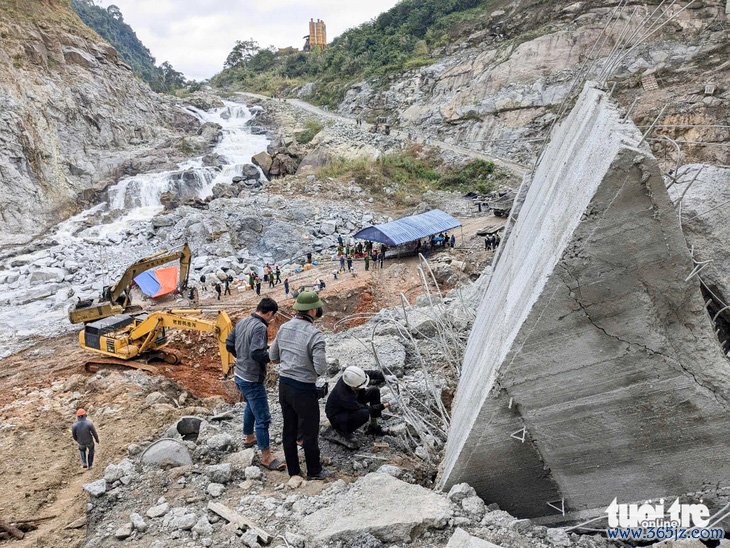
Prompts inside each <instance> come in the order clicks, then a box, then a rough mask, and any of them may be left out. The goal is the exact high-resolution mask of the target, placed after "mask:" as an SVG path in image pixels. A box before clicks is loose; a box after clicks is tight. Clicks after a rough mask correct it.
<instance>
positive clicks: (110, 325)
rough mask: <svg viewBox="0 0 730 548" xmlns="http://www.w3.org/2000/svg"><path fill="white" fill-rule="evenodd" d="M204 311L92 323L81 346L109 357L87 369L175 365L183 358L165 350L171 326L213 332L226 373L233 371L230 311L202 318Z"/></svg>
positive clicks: (81, 337)
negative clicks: (228, 346) (159, 362)
mask: <svg viewBox="0 0 730 548" xmlns="http://www.w3.org/2000/svg"><path fill="white" fill-rule="evenodd" d="M201 314H202V311H200V310H168V311H165V312H152V313H150V314H139V315H135V316H132V315H129V314H119V315H116V316H108V317H106V318H102V319H100V320H96V321H94V322H89V323H87V324H86V325H85V326H84V329H83V330H82V331H81V332H79V343H80V345H81V348H83V349H85V350H90V351H91V352H96V353H98V354H102V355H104V356H106V358H101V357H100V358H96V359H93V360H90V361H89V362H87V363H86V365H85V366H86V370H87V371H90V372H95V371H97V370H98V369H99V367H100V366H107V365H121V366H124V367H131V368H134V369H142V370H144V371H148V372H150V373H156V372H157V369H156V368H155V367H154V366H151V365H149V363H150V362H151V361H154V360H162V361H165V362H167V363H171V364H175V363H178V362H179V358H178V356H177V355H176V354H174V353H172V352H168V351H165V350H164V348H165V346H166V345H167V330H168V329H185V330H188V331H199V332H206V333H213V334H214V335H215V336H216V338H217V339H218V351H219V352H220V358H221V369H222V371H223V376H224V377H226V376H228V374H229V373H230V371H231V369H232V367H233V363H234V362H235V358H234V357H233V355H231V354H230V353H229V352H228V351H227V350H226V337H228V334H229V333H230V332H231V330H232V329H233V323H232V322H231V318H230V317H229V316H228V314H227V313H226V312H225V311H223V310H221V311H219V312H218V316H217V318H216V319H215V321H213V320H207V319H203V318H201V317H200V315H201Z"/></svg>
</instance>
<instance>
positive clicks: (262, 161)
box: [251, 152, 272, 179]
mask: <svg viewBox="0 0 730 548" xmlns="http://www.w3.org/2000/svg"><path fill="white" fill-rule="evenodd" d="M251 161H252V162H253V163H254V165H257V166H259V167H260V168H261V171H263V172H264V176H265V177H266V178H267V179H268V178H269V169H271V163H272V159H271V156H269V153H268V152H259V153H258V154H256V155H254V156H253V157H251Z"/></svg>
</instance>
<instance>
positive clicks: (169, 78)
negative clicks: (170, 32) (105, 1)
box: [71, 0, 185, 91]
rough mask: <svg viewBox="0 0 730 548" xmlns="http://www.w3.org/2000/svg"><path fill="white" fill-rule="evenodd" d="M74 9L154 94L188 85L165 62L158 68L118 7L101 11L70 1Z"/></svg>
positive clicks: (87, 0)
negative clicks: (111, 46)
mask: <svg viewBox="0 0 730 548" xmlns="http://www.w3.org/2000/svg"><path fill="white" fill-rule="evenodd" d="M71 7H72V8H73V9H74V11H75V12H76V13H77V14H78V15H79V17H80V18H81V20H82V21H83V22H84V23H86V24H87V25H88V26H89V27H90V28H92V29H94V30H95V31H96V32H97V33H98V34H99V35H100V36H101V37H102V38H104V39H105V40H106V41H107V42H109V43H110V44H111V45H113V46H114V48H115V49H116V50H117V52H118V53H119V56H120V57H121V58H122V59H123V60H124V61H125V62H126V63H127V64H128V65H129V66H130V67H132V70H133V71H134V72H135V74H137V75H138V76H139V77H140V78H142V79H143V80H144V81H145V82H147V83H148V84H149V85H150V87H151V88H152V89H153V90H155V91H171V90H173V89H175V88H179V87H182V86H184V85H185V77H184V76H183V75H182V74H181V73H179V72H177V71H176V70H175V69H173V68H172V66H171V65H170V64H169V63H167V62H165V63H163V64H162V66H159V67H158V66H155V58H154V57H152V54H151V53H150V50H148V49H147V47H145V45H144V44H143V43H142V42H141V41H140V39H139V38H137V34H136V33H135V32H134V30H133V29H132V27H130V26H129V25H128V24H127V23H125V22H124V16H123V15H122V12H121V11H120V10H119V8H118V7H117V6H114V5H111V6H109V7H108V8H106V9H105V8H102V7H101V6H97V5H95V4H94V2H93V0H71Z"/></svg>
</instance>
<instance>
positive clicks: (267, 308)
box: [226, 297, 284, 471]
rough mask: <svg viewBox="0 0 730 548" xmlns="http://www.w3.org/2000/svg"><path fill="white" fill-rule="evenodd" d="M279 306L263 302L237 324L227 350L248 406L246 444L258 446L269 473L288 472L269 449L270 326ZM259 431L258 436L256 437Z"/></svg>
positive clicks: (262, 462)
mask: <svg viewBox="0 0 730 548" xmlns="http://www.w3.org/2000/svg"><path fill="white" fill-rule="evenodd" d="M278 310H279V306H278V305H277V304H276V301H275V300H274V299H269V298H268V297H267V298H264V299H261V302H259V304H258V306H257V307H256V312H254V313H253V314H251V315H250V316H249V317H248V318H245V319H243V320H240V321H239V322H238V323H236V327H235V328H234V329H233V331H231V333H230V335H228V338H227V339H226V349H227V350H228V351H229V352H230V353H231V354H233V356H234V357H235V358H236V365H235V369H234V376H235V380H236V386H237V387H238V389H239V390H240V391H241V394H242V395H243V398H244V400H246V407H245V408H244V409H243V436H244V439H243V445H244V447H253V446H254V445H257V446H258V448H259V451H260V452H261V465H262V466H264V467H266V468H268V469H269V470H280V471H281V470H284V463H283V462H281V461H279V459H277V458H276V457H274V455H273V454H272V453H271V449H270V448H269V424H270V423H271V413H270V412H269V401H268V398H267V397H266V387H265V386H264V380H265V379H266V365H267V364H268V363H269V352H268V348H269V345H268V342H269V337H268V332H267V329H268V326H269V322H270V321H271V320H273V319H274V316H276V313H277V312H278ZM254 429H255V432H256V433H255V434H254Z"/></svg>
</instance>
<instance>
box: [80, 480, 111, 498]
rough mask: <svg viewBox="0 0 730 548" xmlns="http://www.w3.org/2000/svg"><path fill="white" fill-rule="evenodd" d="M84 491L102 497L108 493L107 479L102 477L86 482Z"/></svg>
mask: <svg viewBox="0 0 730 548" xmlns="http://www.w3.org/2000/svg"><path fill="white" fill-rule="evenodd" d="M84 491H86V492H87V493H89V495H91V496H92V497H100V496H102V495H103V494H104V493H106V480H105V479H100V480H96V481H92V482H91V483H85V484H84Z"/></svg>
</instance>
